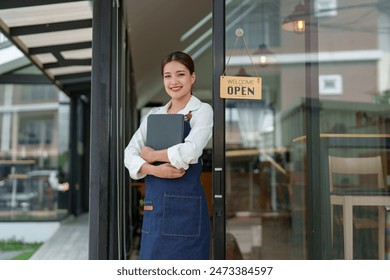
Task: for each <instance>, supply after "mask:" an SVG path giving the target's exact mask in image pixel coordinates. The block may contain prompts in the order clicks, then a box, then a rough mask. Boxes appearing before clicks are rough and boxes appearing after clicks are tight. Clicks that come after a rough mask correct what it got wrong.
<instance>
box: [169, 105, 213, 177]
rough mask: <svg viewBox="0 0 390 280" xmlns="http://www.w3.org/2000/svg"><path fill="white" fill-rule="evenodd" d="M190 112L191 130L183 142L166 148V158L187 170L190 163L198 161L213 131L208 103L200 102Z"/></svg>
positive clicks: (177, 166) (211, 112) (211, 114)
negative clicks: (200, 104) (196, 107)
mask: <svg viewBox="0 0 390 280" xmlns="http://www.w3.org/2000/svg"><path fill="white" fill-rule="evenodd" d="M191 114H192V118H191V119H190V125H191V131H190V133H189V135H188V136H187V137H186V138H185V139H184V143H182V144H178V145H175V146H173V147H170V148H169V149H168V159H169V161H170V162H171V164H172V165H173V166H175V167H176V168H178V169H181V168H184V169H185V170H187V169H188V167H189V165H190V164H193V163H197V162H198V159H199V157H200V156H201V155H202V153H203V149H204V148H205V147H206V145H207V143H208V141H209V140H210V138H211V136H212V132H213V109H212V108H211V106H210V105H209V104H207V103H202V106H200V108H199V109H197V110H194V111H192V112H191Z"/></svg>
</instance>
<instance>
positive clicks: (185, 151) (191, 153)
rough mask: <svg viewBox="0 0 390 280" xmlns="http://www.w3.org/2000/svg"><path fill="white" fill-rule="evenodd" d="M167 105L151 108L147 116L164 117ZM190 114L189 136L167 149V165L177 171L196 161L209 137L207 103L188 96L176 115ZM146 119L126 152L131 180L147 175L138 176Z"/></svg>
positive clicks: (209, 114)
mask: <svg viewBox="0 0 390 280" xmlns="http://www.w3.org/2000/svg"><path fill="white" fill-rule="evenodd" d="M170 105H171V102H168V103H167V104H166V105H165V106H162V107H157V108H153V109H152V110H151V111H150V112H149V114H167V112H168V108H169V106H170ZM189 112H191V114H192V117H191V119H190V126H191V132H190V134H189V135H188V136H187V137H186V138H185V139H184V143H181V144H177V145H174V146H172V147H170V148H168V159H169V161H170V163H171V164H172V165H173V166H175V167H176V168H178V169H180V168H184V169H185V170H187V169H188V167H189V165H190V164H192V163H197V162H198V159H199V157H200V156H201V155H202V152H203V149H204V147H206V145H207V143H208V141H209V140H210V138H211V135H212V128H213V109H212V108H211V106H210V105H209V104H207V103H203V102H201V101H200V100H199V99H198V98H196V97H195V96H191V99H190V100H189V101H188V103H187V105H186V106H185V108H184V109H183V110H181V111H180V112H178V114H183V115H187V114H188V113H189ZM149 114H148V115H149ZM146 119H147V117H145V118H144V119H143V120H142V122H141V125H140V127H139V128H138V130H137V131H136V132H135V133H134V135H133V137H132V138H131V140H130V142H129V144H128V145H127V147H126V149H125V159H124V163H125V166H126V168H127V169H128V170H129V174H130V177H131V178H133V179H134V180H138V179H142V178H144V177H145V176H146V174H142V173H139V170H140V168H141V166H142V165H143V164H144V163H146V161H145V160H144V159H143V158H141V156H140V152H141V150H142V148H143V147H144V146H145V141H146V129H147V126H146V124H147V122H146Z"/></svg>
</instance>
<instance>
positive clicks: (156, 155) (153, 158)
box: [140, 146, 169, 164]
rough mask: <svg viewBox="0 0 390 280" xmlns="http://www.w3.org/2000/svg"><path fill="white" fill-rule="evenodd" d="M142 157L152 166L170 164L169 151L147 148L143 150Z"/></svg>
mask: <svg viewBox="0 0 390 280" xmlns="http://www.w3.org/2000/svg"><path fill="white" fill-rule="evenodd" d="M140 156H141V157H142V158H143V159H144V160H145V161H146V162H147V163H150V164H152V163H154V162H169V159H168V152H167V150H154V149H153V148H151V147H147V146H146V147H143V148H142V150H141V153H140Z"/></svg>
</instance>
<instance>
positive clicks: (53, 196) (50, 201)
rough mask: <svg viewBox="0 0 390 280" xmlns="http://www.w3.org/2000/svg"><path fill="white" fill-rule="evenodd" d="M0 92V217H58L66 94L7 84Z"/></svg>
mask: <svg viewBox="0 0 390 280" xmlns="http://www.w3.org/2000/svg"><path fill="white" fill-rule="evenodd" d="M35 94H37V96H35V97H33V95H35ZM0 96H2V97H3V99H2V100H3V102H2V104H0V106H1V107H2V111H1V113H0V121H1V124H0V128H1V132H2V133H1V138H0V142H1V145H0V147H1V151H0V176H1V178H0V219H1V220H10V219H12V220H18V219H22V220H48V219H49V220H52V219H59V218H61V217H63V216H64V215H66V214H67V212H68V204H69V194H68V192H69V184H68V177H69V154H68V153H69V152H68V150H69V149H68V147H69V102H68V101H69V98H68V97H66V96H65V95H64V94H63V93H60V92H59V91H58V90H57V89H56V88H55V87H54V86H46V85H43V86H36V85H31V86H29V85H23V86H21V85H12V84H8V85H4V86H0ZM28 100H30V101H33V100H34V101H35V102H31V103H30V102H27V101H28ZM38 100H40V102H39V103H38V102H37V101H38ZM59 100H61V103H60V102H59ZM20 101H23V102H20ZM22 103H24V104H22Z"/></svg>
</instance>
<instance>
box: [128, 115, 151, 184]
mask: <svg viewBox="0 0 390 280" xmlns="http://www.w3.org/2000/svg"><path fill="white" fill-rule="evenodd" d="M145 139H146V118H145V119H144V121H143V122H142V123H141V125H140V127H139V128H138V130H137V131H136V132H135V133H134V135H133V137H132V138H131V140H130V142H129V144H128V145H127V147H126V149H125V152H124V153H125V155H124V157H125V158H124V164H125V166H126V168H127V169H128V171H129V174H130V177H131V178H132V179H134V180H139V179H142V178H144V177H145V176H146V174H142V173H139V172H138V171H139V170H140V168H141V166H142V165H143V164H144V163H146V161H145V160H144V159H143V158H141V156H140V152H141V149H142V148H143V147H144V146H145Z"/></svg>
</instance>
